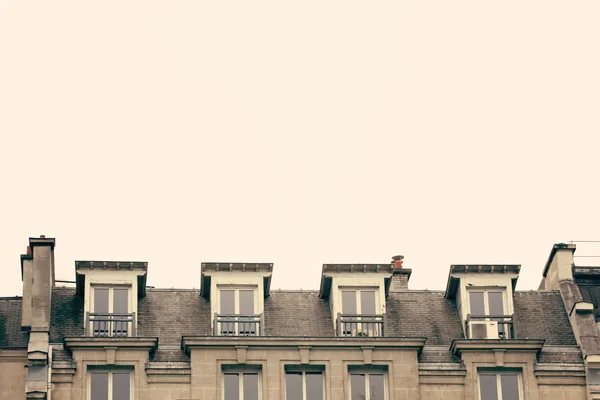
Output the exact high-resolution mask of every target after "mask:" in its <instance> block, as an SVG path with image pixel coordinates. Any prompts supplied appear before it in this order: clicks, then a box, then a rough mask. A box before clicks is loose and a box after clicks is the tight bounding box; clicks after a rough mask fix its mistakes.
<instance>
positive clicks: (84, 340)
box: [64, 336, 158, 352]
mask: <svg viewBox="0 0 600 400" xmlns="http://www.w3.org/2000/svg"><path fill="white" fill-rule="evenodd" d="M64 344H65V349H67V350H70V351H73V350H79V349H103V348H106V347H109V348H117V349H140V350H143V349H146V350H148V351H150V352H154V350H156V348H157V347H158V338H157V337H119V338H116V337H87V336H77V337H66V338H65V339H64Z"/></svg>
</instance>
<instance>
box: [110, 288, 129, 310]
mask: <svg viewBox="0 0 600 400" xmlns="http://www.w3.org/2000/svg"><path fill="white" fill-rule="evenodd" d="M128 303H129V289H113V312H114V313H115V314H127V313H128V312H129V305H128Z"/></svg>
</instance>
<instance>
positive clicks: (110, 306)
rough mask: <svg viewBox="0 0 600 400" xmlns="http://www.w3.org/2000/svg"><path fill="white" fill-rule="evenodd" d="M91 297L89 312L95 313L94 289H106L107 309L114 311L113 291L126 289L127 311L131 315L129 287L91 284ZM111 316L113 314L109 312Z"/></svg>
mask: <svg viewBox="0 0 600 400" xmlns="http://www.w3.org/2000/svg"><path fill="white" fill-rule="evenodd" d="M90 288H91V290H92V295H91V296H90V312H91V313H94V312H96V311H95V310H94V307H95V304H96V289H108V309H109V310H113V309H114V289H127V310H129V313H132V312H133V311H132V308H133V305H132V304H131V303H132V301H131V285H106V284H92V285H91V286H90ZM109 314H113V312H109Z"/></svg>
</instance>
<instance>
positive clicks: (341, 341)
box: [181, 336, 427, 354]
mask: <svg viewBox="0 0 600 400" xmlns="http://www.w3.org/2000/svg"><path fill="white" fill-rule="evenodd" d="M426 340H427V338H425V337H380V338H348V337H313V338H307V337H273V336H253V337H246V336H244V337H223V336H184V337H182V338H181V348H182V349H183V350H184V351H185V352H186V353H187V354H189V353H190V350H191V349H192V348H198V347H221V348H223V347H234V348H240V347H245V348H268V347H278V348H299V349H300V348H328V349H365V348H366V349H372V350H379V349H388V348H396V349H397V348H405V349H414V350H418V351H420V350H421V349H422V348H423V346H424V345H425V341H426Z"/></svg>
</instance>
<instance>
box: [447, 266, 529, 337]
mask: <svg viewBox="0 0 600 400" xmlns="http://www.w3.org/2000/svg"><path fill="white" fill-rule="evenodd" d="M519 270H520V266H519V265H452V266H451V267H450V276H449V277H448V286H447V288H446V297H448V298H454V299H456V306H457V308H458V310H459V312H460V315H461V319H462V321H463V327H464V329H465V336H466V337H467V338H470V339H513V338H514V337H515V336H514V330H513V301H512V300H513V299H512V294H513V290H514V287H515V286H516V283H517V278H518V277H519Z"/></svg>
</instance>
